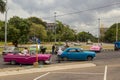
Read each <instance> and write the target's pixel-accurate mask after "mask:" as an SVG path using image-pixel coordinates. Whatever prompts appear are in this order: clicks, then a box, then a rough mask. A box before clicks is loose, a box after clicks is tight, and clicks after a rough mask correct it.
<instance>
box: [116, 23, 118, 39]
mask: <svg viewBox="0 0 120 80" xmlns="http://www.w3.org/2000/svg"><path fill="white" fill-rule="evenodd" d="M116 41H118V23H116Z"/></svg>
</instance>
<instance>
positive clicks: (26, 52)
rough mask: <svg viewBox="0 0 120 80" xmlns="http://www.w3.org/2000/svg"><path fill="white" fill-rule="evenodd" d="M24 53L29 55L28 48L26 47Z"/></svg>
mask: <svg viewBox="0 0 120 80" xmlns="http://www.w3.org/2000/svg"><path fill="white" fill-rule="evenodd" d="M22 53H23V54H24V55H26V54H28V53H29V50H28V48H26V47H25V48H24V50H23V51H22Z"/></svg>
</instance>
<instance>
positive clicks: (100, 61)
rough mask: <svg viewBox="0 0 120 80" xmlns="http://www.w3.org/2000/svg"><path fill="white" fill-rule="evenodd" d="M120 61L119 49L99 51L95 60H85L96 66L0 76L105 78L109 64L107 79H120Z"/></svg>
mask: <svg viewBox="0 0 120 80" xmlns="http://www.w3.org/2000/svg"><path fill="white" fill-rule="evenodd" d="M119 61H120V52H119V51H118V52H114V51H107V52H102V53H98V54H97V57H96V59H95V60H93V61H85V62H92V63H95V64H96V65H97V66H96V67H91V68H82V69H69V70H59V71H52V72H44V73H43V72H42V73H34V74H24V75H16V76H7V77H0V80H66V79H68V80H103V78H104V70H105V65H107V76H106V77H107V79H106V80H120V77H119V75H120V64H119ZM68 62H70V61H68ZM68 62H64V63H68ZM81 62H83V61H81ZM1 63H2V62H1ZM54 63H56V62H54ZM1 65H2V66H1ZM51 65H52V64H51ZM3 66H5V67H7V66H8V67H13V65H12V66H11V65H3V63H2V64H0V67H1V68H3ZM15 66H16V67H18V66H19V65H15Z"/></svg>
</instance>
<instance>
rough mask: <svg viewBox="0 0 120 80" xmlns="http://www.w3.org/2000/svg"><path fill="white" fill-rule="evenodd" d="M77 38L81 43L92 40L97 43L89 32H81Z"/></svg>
mask: <svg viewBox="0 0 120 80" xmlns="http://www.w3.org/2000/svg"><path fill="white" fill-rule="evenodd" d="M77 37H78V40H79V41H81V42H86V41H87V40H88V39H90V40H91V41H96V38H95V37H94V36H93V35H92V34H90V33H89V32H84V31H83V32H79V33H78V35H77Z"/></svg>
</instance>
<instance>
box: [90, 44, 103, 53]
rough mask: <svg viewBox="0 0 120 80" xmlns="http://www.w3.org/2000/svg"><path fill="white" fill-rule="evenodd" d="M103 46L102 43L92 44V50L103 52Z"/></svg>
mask: <svg viewBox="0 0 120 80" xmlns="http://www.w3.org/2000/svg"><path fill="white" fill-rule="evenodd" d="M101 50H102V47H101V46H100V45H92V46H91V47H90V51H95V52H101Z"/></svg>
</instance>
